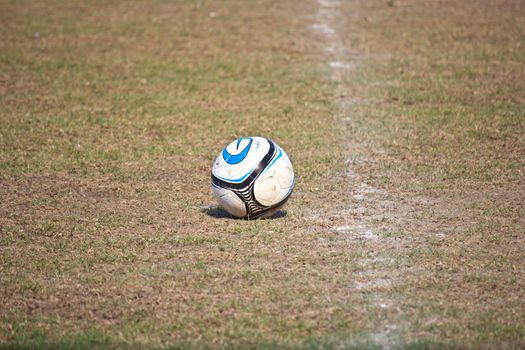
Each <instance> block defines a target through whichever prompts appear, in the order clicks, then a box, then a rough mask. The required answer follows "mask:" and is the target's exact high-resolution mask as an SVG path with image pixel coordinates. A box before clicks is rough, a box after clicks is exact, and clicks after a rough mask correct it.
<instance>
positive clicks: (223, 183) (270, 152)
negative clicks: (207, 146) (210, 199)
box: [211, 137, 295, 219]
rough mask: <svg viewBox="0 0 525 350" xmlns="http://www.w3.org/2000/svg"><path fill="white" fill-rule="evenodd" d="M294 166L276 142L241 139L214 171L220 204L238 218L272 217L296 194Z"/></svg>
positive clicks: (225, 152) (214, 188)
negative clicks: (293, 193) (294, 188)
mask: <svg viewBox="0 0 525 350" xmlns="http://www.w3.org/2000/svg"><path fill="white" fill-rule="evenodd" d="M294 184H295V176H294V172H293V167H292V163H291V162H290V159H289V158H288V156H287V155H286V153H285V152H284V151H283V150H282V148H281V147H279V146H278V145H277V144H276V143H275V142H273V141H271V140H268V139H265V138H264V137H241V138H239V139H238V140H236V141H233V142H232V143H230V144H229V145H228V146H227V147H226V148H224V149H223V150H222V151H221V153H220V154H219V156H218V157H217V159H216V160H215V163H214V164H213V168H212V171H211V188H212V191H213V195H214V196H215V198H216V199H217V201H218V202H219V204H220V205H221V206H222V207H223V208H224V209H225V210H226V211H227V212H229V213H230V214H231V215H233V216H235V217H238V218H246V219H259V218H266V217H270V216H272V215H273V214H275V212H277V210H278V209H279V208H280V207H282V206H283V205H284V203H286V201H287V200H288V198H290V195H291V194H292V190H293V186H294Z"/></svg>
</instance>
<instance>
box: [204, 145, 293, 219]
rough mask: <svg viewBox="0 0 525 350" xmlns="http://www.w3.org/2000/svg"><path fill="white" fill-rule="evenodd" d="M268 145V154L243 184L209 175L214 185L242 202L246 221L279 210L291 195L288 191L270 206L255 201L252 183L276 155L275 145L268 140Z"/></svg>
mask: <svg viewBox="0 0 525 350" xmlns="http://www.w3.org/2000/svg"><path fill="white" fill-rule="evenodd" d="M268 143H269V144H270V149H269V150H268V153H266V155H265V156H264V157H263V159H262V160H261V161H260V162H259V164H257V166H256V167H255V169H254V170H253V171H252V173H251V174H250V175H249V176H248V178H246V180H244V181H243V182H241V183H231V182H227V181H224V180H221V179H219V178H217V177H216V176H215V175H213V173H212V174H211V180H212V182H213V184H214V185H216V186H218V187H222V188H225V189H228V190H230V191H232V192H233V193H235V194H236V195H237V196H238V197H239V198H240V199H241V200H242V201H243V203H244V205H245V207H246V213H247V214H246V218H247V219H257V218H259V217H261V216H264V215H265V214H267V213H268V212H270V211H272V210H275V209H276V208H279V207H280V206H282V205H283V204H284V203H286V201H287V200H288V198H290V195H291V191H290V193H289V194H288V195H287V196H286V198H284V199H283V200H282V201H280V202H279V203H277V204H274V205H272V206H264V205H262V204H261V203H259V202H258V201H257V200H256V199H255V194H254V186H253V183H254V182H255V180H257V178H258V177H259V175H261V173H262V172H263V171H264V169H266V167H267V166H268V164H270V162H271V161H272V160H273V158H274V157H275V156H276V155H277V147H276V146H275V144H274V143H273V142H272V141H271V140H268Z"/></svg>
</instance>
